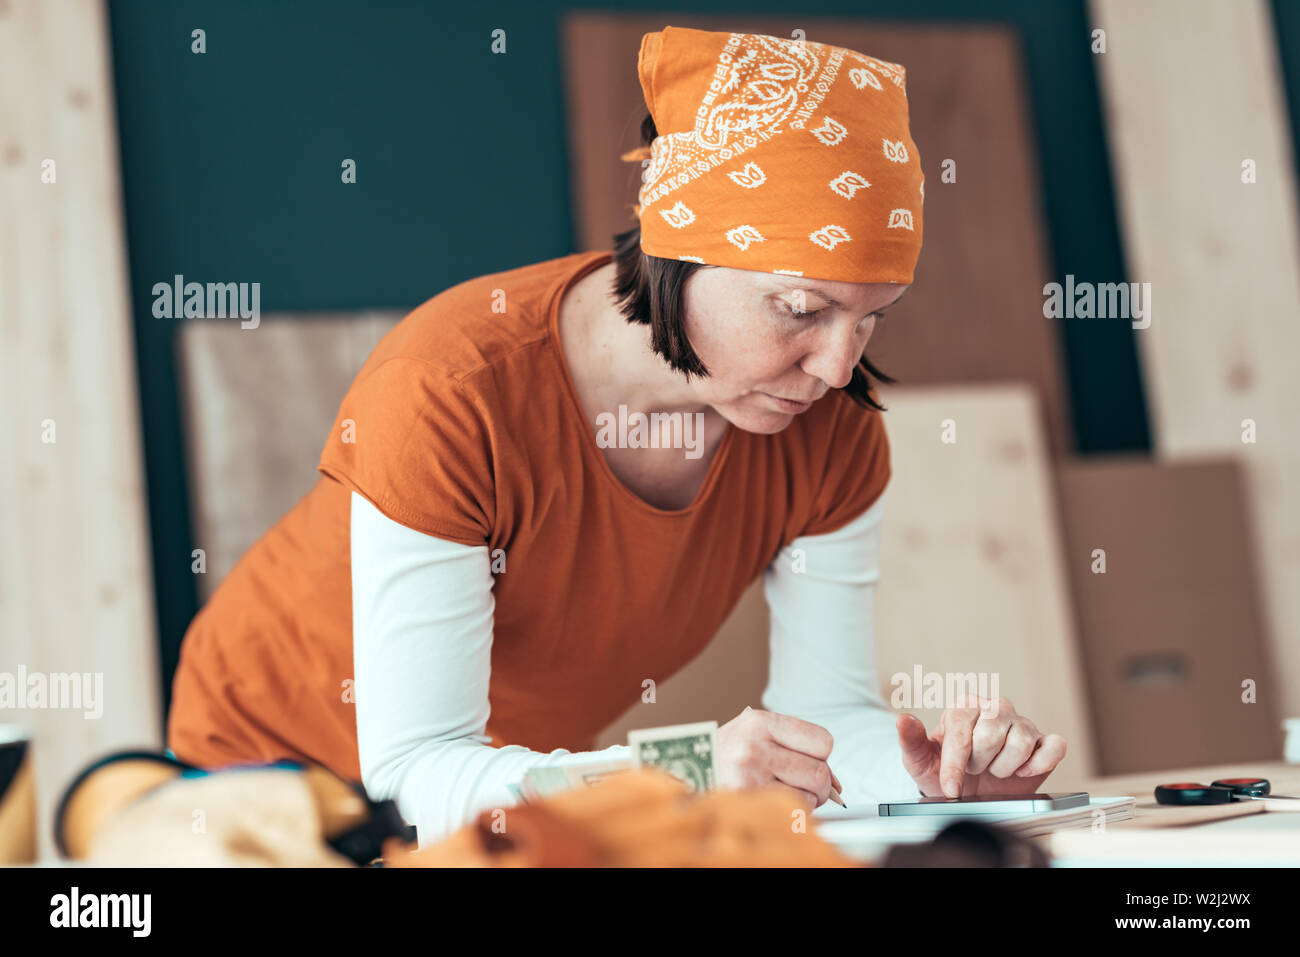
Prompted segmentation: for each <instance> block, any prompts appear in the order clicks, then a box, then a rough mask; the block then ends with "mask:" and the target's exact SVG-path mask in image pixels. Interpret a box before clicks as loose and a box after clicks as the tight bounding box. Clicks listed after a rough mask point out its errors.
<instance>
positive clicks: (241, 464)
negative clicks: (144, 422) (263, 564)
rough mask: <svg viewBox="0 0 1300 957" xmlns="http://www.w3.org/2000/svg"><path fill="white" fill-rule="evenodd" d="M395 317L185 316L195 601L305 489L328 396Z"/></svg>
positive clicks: (325, 428)
mask: <svg viewBox="0 0 1300 957" xmlns="http://www.w3.org/2000/svg"><path fill="white" fill-rule="evenodd" d="M401 315H402V314H401V313H395V312H375V313H366V312H359V313H345V314H342V313H341V314H299V315H288V314H276V315H268V316H266V317H264V318H263V319H262V321H261V323H260V324H259V325H258V326H257V328H255V329H241V328H240V326H239V323H237V322H221V321H215V322H204V321H194V322H189V323H186V325H185V326H184V327H183V328H182V329H181V330H180V333H179V335H178V337H177V339H178V341H177V351H178V356H177V358H178V363H177V364H178V378H179V380H180V391H181V396H182V405H183V417H184V421H185V432H186V453H187V459H188V465H189V476H190V513H191V523H192V528H193V531H194V540H195V546H194V547H195V548H202V549H203V550H204V553H205V555H204V557H205V560H206V563H207V571H206V572H205V573H204V574H203V575H200V576H199V578H198V586H199V595H200V597H201V598H202V599H206V598H207V597H208V596H209V595H210V594H211V593H212V591H213V589H215V588H216V586H217V585H218V584H219V583H220V581H221V579H222V578H224V577H225V576H226V573H227V572H229V571H230V569H231V568H233V567H234V565H235V563H236V562H237V561H238V560H239V559H240V557H241V556H242V555H243V554H244V552H245V551H247V550H248V547H249V546H250V545H252V544H253V542H255V541H256V540H257V539H258V538H259V537H260V536H261V535H262V534H263V533H264V532H265V531H266V530H267V529H269V528H270V527H271V526H272V525H273V524H275V522H277V521H278V520H279V519H280V517H281V516H282V515H283V514H284V513H285V512H287V511H288V510H289V509H290V508H291V507H292V506H293V505H294V503H295V502H297V501H298V499H299V498H301V497H302V496H303V495H304V494H305V493H306V492H307V491H308V490H309V489H310V488H311V487H312V485H313V483H314V482H315V481H316V478H317V472H316V463H317V462H318V461H319V460H320V453H321V449H322V447H323V446H324V444H325V440H326V437H327V436H328V435H329V431H330V428H331V427H332V426H333V423H334V416H335V414H336V413H337V412H338V408H339V403H340V402H341V401H342V400H343V395H344V394H345V393H346V392H347V390H348V386H349V385H351V383H352V380H353V379H354V378H355V377H356V374H357V372H358V371H359V370H360V369H361V366H362V364H363V363H364V362H365V360H366V357H367V356H368V355H369V354H370V352H371V350H373V349H374V347H375V345H376V344H377V343H378V342H379V340H380V339H381V338H382V337H383V335H384V333H386V332H387V331H388V330H389V329H391V328H392V327H393V326H394V325H395V324H396V323H397V321H398V320H399V319H400V318H401Z"/></svg>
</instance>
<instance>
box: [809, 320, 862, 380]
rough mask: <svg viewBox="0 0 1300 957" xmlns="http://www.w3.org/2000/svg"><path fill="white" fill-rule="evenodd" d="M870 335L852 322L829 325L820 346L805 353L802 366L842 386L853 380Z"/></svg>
mask: <svg viewBox="0 0 1300 957" xmlns="http://www.w3.org/2000/svg"><path fill="white" fill-rule="evenodd" d="M869 336H870V333H868V334H866V335H863V334H861V333H859V332H858V327H857V326H856V325H854V324H851V323H845V324H844V325H839V326H835V327H831V328H828V329H827V330H826V334H825V336H823V338H822V339H821V341H820V342H819V343H818V345H817V348H816V349H814V350H813V351H812V352H810V353H809V354H808V355H807V356H805V357H804V360H803V362H802V363H800V368H801V369H803V371H804V372H805V373H807V374H808V375H811V376H816V377H817V378H818V379H821V380H822V381H823V382H825V383H826V385H827V386H828V387H829V388H832V389H842V388H844V387H845V386H846V385H848V384H849V383H850V382H851V381H852V380H853V370H854V368H856V367H857V364H858V360H859V359H861V358H862V351H863V349H865V348H866V345H867V339H868V338H869Z"/></svg>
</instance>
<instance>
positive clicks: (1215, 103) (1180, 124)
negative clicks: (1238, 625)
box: [1090, 0, 1300, 715]
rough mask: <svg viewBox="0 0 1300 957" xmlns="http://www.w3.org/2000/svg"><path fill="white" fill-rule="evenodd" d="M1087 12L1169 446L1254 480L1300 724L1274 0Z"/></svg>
mask: <svg viewBox="0 0 1300 957" xmlns="http://www.w3.org/2000/svg"><path fill="white" fill-rule="evenodd" d="M1090 10H1091V14H1092V20H1093V22H1094V25H1095V26H1097V27H1101V28H1104V29H1106V30H1107V33H1108V36H1109V40H1110V42H1109V49H1108V52H1106V53H1105V54H1104V55H1097V56H1096V58H1095V59H1096V63H1097V69H1098V72H1099V80H1100V82H1101V84H1102V90H1103V93H1104V102H1105V112H1106V117H1107V122H1108V126H1109V131H1110V144H1111V149H1112V155H1113V167H1114V170H1115V181H1116V185H1117V189H1118V193H1119V198H1120V213H1121V216H1120V219H1121V222H1122V224H1123V230H1124V237H1125V247H1126V249H1127V253H1128V258H1129V264H1130V273H1131V275H1130V276H1128V277H1127V278H1128V279H1129V280H1130V281H1140V282H1149V283H1151V289H1152V302H1153V306H1154V308H1153V313H1152V320H1151V326H1150V328H1148V329H1145V330H1141V331H1139V332H1138V333H1137V335H1138V345H1139V352H1140V355H1141V361H1142V364H1143V368H1144V371H1145V375H1146V381H1147V394H1148V397H1149V402H1150V407H1151V414H1152V431H1153V432H1154V435H1155V441H1156V446H1157V448H1158V451H1159V455H1160V456H1161V457H1162V458H1164V459H1167V460H1171V459H1179V458H1182V457H1186V456H1196V455H1203V454H1206V453H1216V454H1223V455H1230V456H1233V457H1235V458H1237V459H1239V460H1240V461H1241V463H1242V465H1243V466H1244V468H1245V471H1246V476H1247V480H1248V489H1249V503H1250V507H1251V521H1252V524H1253V526H1254V534H1255V537H1256V540H1257V541H1258V543H1259V544H1258V547H1259V556H1260V563H1259V567H1260V569H1261V572H1262V578H1263V584H1264V589H1265V602H1266V617H1267V620H1268V628H1269V638H1270V641H1271V650H1272V654H1273V658H1274V660H1275V661H1276V662H1277V667H1278V669H1279V671H1278V674H1277V678H1278V681H1279V684H1280V692H1279V703H1280V705H1281V710H1282V711H1283V712H1284V713H1285V714H1290V715H1300V641H1296V640H1295V637H1296V635H1300V589H1297V588H1296V587H1295V583H1296V582H1297V581H1300V547H1297V543H1298V542H1300V438H1298V435H1300V433H1297V429H1296V426H1295V410H1296V409H1297V408H1300V378H1298V377H1297V376H1296V374H1295V366H1296V356H1297V355H1300V323H1297V322H1296V317H1297V316H1300V226H1298V225H1297V197H1296V183H1295V158H1294V156H1293V155H1292V150H1291V139H1290V127H1289V121H1288V115H1287V112H1286V103H1285V93H1284V90H1283V87H1282V78H1281V76H1280V74H1279V67H1278V62H1277V44H1276V39H1275V37H1274V36H1273V18H1272V14H1271V11H1270V9H1269V4H1268V3H1266V2H1264V0H1240V2H1236V3H1222V2H1219V0H1138V2H1135V0H1093V2H1092V3H1091V5H1090ZM1171 24H1177V25H1181V27H1180V28H1178V29H1171ZM1247 159H1250V160H1253V161H1254V163H1255V165H1256V177H1257V182H1255V183H1252V184H1246V183H1243V182H1242V164H1243V161H1245V160H1247ZM1244 419H1252V420H1254V422H1255V425H1256V429H1257V436H1258V440H1257V442H1255V443H1254V444H1243V442H1242V421H1243V420H1244Z"/></svg>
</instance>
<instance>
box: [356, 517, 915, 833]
mask: <svg viewBox="0 0 1300 957" xmlns="http://www.w3.org/2000/svg"><path fill="white" fill-rule="evenodd" d="M883 505H884V495H882V496H881V497H880V498H878V499H877V500H876V502H875V503H874V504H873V505H872V507H871V508H869V509H868V510H867V511H866V512H864V513H863V514H862V515H861V516H859V517H858V518H857V519H855V520H854V521H852V522H850V523H849V524H848V525H846V526H844V527H843V528H841V529H839V530H838V531H835V532H831V533H829V534H825V535H816V536H805V537H802V538H798V539H795V540H794V541H793V542H792V543H791V544H790V545H789V546H787V547H786V548H785V549H783V550H782V551H781V553H780V554H779V555H778V556H777V558H776V559H775V560H774V561H773V562H772V564H771V565H770V566H769V568H768V570H767V572H766V574H765V576H764V594H765V596H766V598H767V602H768V607H769V610H770V613H771V623H772V624H771V640H770V655H771V661H770V675H769V679H768V686H767V689H766V690H765V691H764V693H763V696H762V705H763V707H764V708H765V709H766V710H769V711H775V712H780V713H782V714H789V715H794V716H795V717H799V718H803V719H804V720H806V721H811V722H814V723H816V724H819V725H821V726H823V727H825V728H826V729H827V730H828V731H830V733H831V735H832V737H833V738H834V742H835V743H834V749H833V751H832V753H831V756H830V759H829V764H830V766H831V769H832V770H833V771H834V772H835V774H836V776H837V777H838V778H839V779H840V782H841V783H842V784H843V785H844V790H843V792H842V796H843V798H844V801H845V803H846V804H847V805H848V806H849V808H850V809H857V808H862V809H866V808H869V807H874V802H876V801H885V800H896V799H902V798H907V797H915V795H916V794H917V789H916V785H915V784H914V783H913V781H912V778H911V776H910V775H908V774H907V772H906V771H905V770H904V768H903V765H902V760H901V757H902V756H901V752H900V748H899V744H898V736H897V733H896V732H895V730H894V721H895V719H896V717H897V714H896V713H895V712H893V711H891V710H889V709H888V708H887V707H886V705H885V702H884V699H883V698H882V697H881V694H880V687H879V681H878V677H877V673H876V662H875V640H874V613H875V590H876V589H875V586H876V581H877V579H878V577H879V545H880V535H879V532H880V522H881V517H882V514H883ZM351 512H352V517H351V532H352V540H351V557H352V633H353V657H354V667H355V674H354V677H355V682H356V684H355V692H356V715H357V745H358V751H359V758H360V764H361V778H362V783H363V784H364V786H365V788H366V791H367V792H368V793H369V794H370V796H371V797H372V798H374V799H376V800H383V799H386V798H391V799H393V800H395V801H396V802H397V806H398V808H399V809H400V811H401V813H402V815H403V817H405V818H406V820H407V821H408V822H409V823H411V824H414V825H415V827H416V831H417V834H418V837H419V843H420V846H421V847H424V846H427V845H428V844H431V843H435V842H436V841H438V840H440V839H441V838H442V837H445V836H446V835H447V834H449V833H451V832H452V831H454V830H456V829H457V828H459V827H460V826H461V825H463V824H464V823H466V822H467V821H470V820H472V819H473V818H474V817H475V816H476V815H477V814H478V813H479V812H481V811H483V810H487V809H491V808H506V807H511V806H513V805H514V804H515V798H514V795H513V794H512V793H511V791H510V790H509V789H508V788H507V785H508V784H515V783H517V782H519V781H520V780H521V779H522V778H523V776H524V773H525V772H526V771H527V770H528V769H529V768H532V767H537V766H541V765H558V764H574V763H580V762H587V761H607V760H613V759H616V758H630V756H631V754H630V750H629V748H628V747H627V746H626V745H614V746H612V747H609V748H605V749H603V750H600V751H583V752H571V751H568V750H566V749H563V748H560V749H557V750H555V751H551V752H550V753H543V752H539V751H533V750H530V749H528V748H526V747H523V746H520V745H506V746H504V747H500V748H494V747H492V746H491V744H490V741H491V739H490V738H489V737H488V735H487V734H486V728H487V722H488V716H489V712H490V705H489V702H488V685H489V679H490V677H491V656H492V655H491V653H492V622H493V607H494V600H493V592H492V582H493V579H492V573H491V566H490V559H489V555H488V549H487V547H486V546H470V545H463V544H459V543H456V542H449V541H445V540H443V539H439V538H435V537H433V536H430V535H426V534H424V533H423V532H418V531H415V530H414V529H411V528H408V527H406V526H405V525H401V524H399V523H397V522H394V521H393V520H392V519H390V518H388V517H387V516H385V515H384V514H383V513H382V512H380V511H379V510H378V509H376V508H375V507H374V506H373V505H371V504H370V503H369V502H367V501H366V500H365V499H364V498H362V497H361V496H360V495H358V494H356V493H355V492H354V493H352V509H351ZM800 553H802V554H800ZM830 807H833V805H830V804H829V803H827V804H823V805H822V807H821V808H819V809H818V810H819V812H820V811H824V810H826V809H827V808H830Z"/></svg>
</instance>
